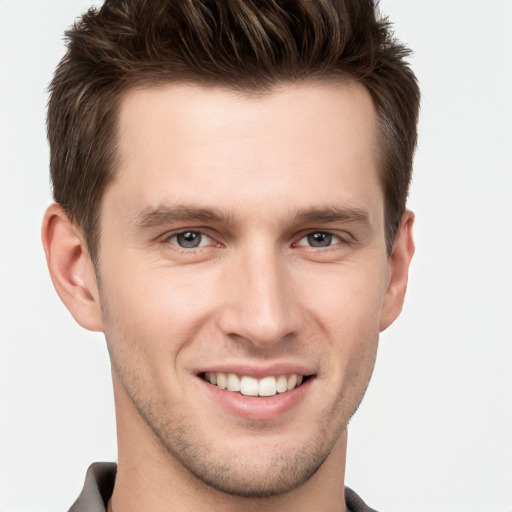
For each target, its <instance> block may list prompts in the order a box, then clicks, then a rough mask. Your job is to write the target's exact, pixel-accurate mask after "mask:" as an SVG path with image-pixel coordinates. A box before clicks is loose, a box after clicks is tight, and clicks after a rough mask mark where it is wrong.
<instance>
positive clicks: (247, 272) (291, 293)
mask: <svg viewBox="0 0 512 512" xmlns="http://www.w3.org/2000/svg"><path fill="white" fill-rule="evenodd" d="M376 136H377V118H376V113H375V109H374V106H373V103H372V101H371V97H370V95H369V94H368V92H367V91H366V90H365V89H364V88H363V87H362V86H360V85H357V84H340V85H336V86H333V85H325V84H319V83H308V84H301V85H288V86H282V87H280V88H278V89H276V90H275V91H273V92H272V93H267V94H265V95H260V96H255V95H253V96H250V95H241V94H235V93H233V92H230V91H227V90H223V89H220V88H210V89H204V88H200V87H198V86H191V85H171V86H165V87H159V88H150V89H143V90H136V91H131V92H129V93H127V94H126V95H125V97H124V98H123V101H122V105H121V111H120V119H119V171H118V174H117V176H116V178H115V180H114V182H113V183H112V184H111V185H110V186H109V187H108V189H107V190H106V192H105V195H104V198H103V202H102V211H101V235H100V247H99V260H98V265H97V269H96V270H97V275H98V277H99V282H100V283H101V284H100V286H98V282H97V280H96V274H95V270H94V268H93V265H92V263H91V260H90V258H89V255H88V253H87V250H86V247H85V244H84V243H83V240H82V235H81V232H80V230H79V229H78V228H77V227H76V226H74V225H73V224H72V223H70V222H69V220H68V218H67V216H66V214H65V213H64V212H63V211H62V209H61V208H60V207H59V206H57V205H52V206H50V208H49V209H48V211H47V213H46V216H45V220H44V224H43V242H44V245H45V250H46V254H47V258H48V264H49V268H50V273H51V275H52V279H53V282H54V284H55V287H56V289H57V291H58V293H59V295H60V297H61V298H62V300H63V301H64V303H65V304H66V306H67V307H68V309H69V310H70V311H71V313H72V314H73V316H74V317H75V319H76V320H77V321H78V322H79V323H80V324H81V325H82V326H84V327H86V328H88V329H91V330H101V331H104V332H105V336H106V339H107V344H108V348H109V352H110V356H111V361H112V375H113V382H114V394H115V403H116V414H117V425H118V443H119V471H118V476H117V480H116V485H115V489H114V494H113V497H112V499H111V501H110V506H111V508H112V509H113V510H115V511H124V512H129V511H132V510H133V511H135V510H153V511H160V510H162V511H163V510H179V511H182V510H183V511H187V510H202V511H214V510H221V509H222V510H223V511H225V510H273V511H279V510H298V511H300V510H311V509H312V508H314V509H315V510H317V511H333V510H336V511H344V510H345V504H344V503H345V502H344V493H343V481H344V471H345V456H346V439H347V432H346V426H347V423H348V421H349V419H350V418H351V416H352V415H353V413H354V412H355V410H356V409H357V407H358V405H359V403H360V401H361V399H362V397H363V395H364V392H365V390H366V387H367V385H368V382H369V380H370V376H371V373H372V370H373V366H374V361H375V354H376V350H377V345H378V338H379V332H380V331H382V330H383V329H385V328H386V327H388V326H389V325H390V324H391V323H392V322H393V321H394V319H395V318H396V317H397V316H398V314H399V312H400V310H401V307H402V304H403V299H404V294H405V289H406V284H407V274H408V268H409V263H410V260H411V258H412V255H413V252H414V246H413V241H412V235H411V228H412V223H413V215H412V214H411V213H410V212H406V213H405V214H404V217H403V219H402V223H401V226H400V229H399V232H398V234H397V237H396V241H395V244H394V249H393V253H392V254H391V255H390V256H388V255H387V254H386V244H385V237H384V198H383V193H382V189H381V186H380V183H379V180H378V172H377V168H378V160H377V157H376ZM183 231H192V232H194V233H195V236H196V237H198V236H200V237H201V244H200V246H198V247H196V248H184V247H180V245H179V244H180V243H182V242H183V240H184V238H183V236H177V233H178V234H179V233H182V232H183ZM314 233H319V234H320V235H317V237H318V236H319V237H320V239H321V240H322V243H325V245H324V246H320V247H316V246H312V245H311V244H312V240H313V242H314V239H313V238H312V236H311V235H312V234H314ZM196 239H197V238H196ZM226 368H229V369H231V370H233V369H234V371H236V372H238V373H241V374H249V375H251V374H257V375H259V376H261V375H264V374H269V375H275V374H276V372H280V371H284V369H287V370H290V372H295V370H297V369H300V371H301V372H302V373H305V374H307V375H309V378H308V379H307V381H306V383H305V384H304V385H303V386H302V387H301V388H298V389H297V390H295V395H293V396H295V397H296V398H294V400H293V403H292V404H291V405H287V406H286V407H284V406H283V407H281V409H279V407H280V406H279V407H278V408H277V409H275V404H283V403H285V400H286V399H285V398H283V397H286V395H287V394H286V393H285V394H283V395H276V396H275V397H272V398H271V399H264V400H262V399H261V398H247V399H245V398H242V399H241V401H240V400H239V401H236V402H234V404H235V405H233V403H232V402H231V401H230V400H231V398H230V396H232V395H233V393H231V395H226V393H230V392H228V391H224V392H222V393H223V394H222V395H219V394H218V389H217V388H215V389H214V388H213V386H211V385H210V384H207V383H206V382H205V381H204V380H203V379H202V378H201V374H202V372H204V371H223V370H225V369H226ZM297 373H299V371H298V370H297ZM212 390H213V391H212ZM216 393H217V394H216ZM219 396H221V398H220V399H219ZM237 396H238V397H239V396H240V395H237ZM289 396H292V395H289ZM226 397H227V398H226ZM223 400H225V401H223ZM258 400H260V402H257V403H258V404H261V407H259V406H258V407H259V408H258V407H256V408H255V405H254V404H255V402H254V401H258ZM244 404H245V405H247V406H248V407H249V409H250V408H251V407H252V409H251V411H252V412H251V414H250V415H249V416H247V415H245V413H242V412H241V410H242V409H243V406H244ZM276 410H277V413H276Z"/></svg>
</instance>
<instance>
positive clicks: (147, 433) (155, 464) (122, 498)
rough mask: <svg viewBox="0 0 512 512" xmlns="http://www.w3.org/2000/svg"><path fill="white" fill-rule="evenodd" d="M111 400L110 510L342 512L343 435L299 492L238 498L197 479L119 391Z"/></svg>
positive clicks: (344, 442) (344, 509)
mask: <svg viewBox="0 0 512 512" xmlns="http://www.w3.org/2000/svg"><path fill="white" fill-rule="evenodd" d="M115 397H116V415H117V431H118V453H119V459H118V470H117V476H116V483H115V487H114V492H113V495H112V497H111V499H110V501H109V504H108V512H135V511H139V510H151V511H152V512H168V511H171V510H172V511H173V512H189V511H197V510H201V511H202V512H220V511H222V512H239V511H240V510H243V511H248V512H267V511H272V512H285V511H286V512H288V511H290V510H294V511H295V512H303V511H304V512H305V511H310V510H315V512H334V511H335V512H346V506H345V495H344V475H345V458H346V440H347V436H346V431H344V432H343V434H342V435H341V436H340V438H339V439H338V441H337V442H336V444H335V446H334V447H333V449H332V451H331V452H330V454H329V456H328V457H327V459H326V460H325V461H324V463H323V464H322V465H321V466H320V468H319V469H318V470H317V471H316V472H315V473H314V474H313V476H312V477H310V478H309V479H308V480H307V481H306V482H304V483H303V484H301V485H300V486H298V487H297V488H295V489H293V490H291V491H289V492H287V493H284V494H280V495H277V496H270V497H263V498H247V497H240V496H234V495H231V494H227V493H225V492H222V491H219V490H217V489H215V488H213V487H211V486H209V485H208V484H206V483H204V482H203V481H201V480H199V479H197V478H196V477H195V476H194V475H193V474H192V473H190V472H189V471H188V470H187V469H186V468H184V467H183V466H182V465H181V463H180V462H179V461H177V460H176V459H175V458H174V457H173V456H172V455H171V454H170V453H169V452H168V451H167V450H166V449H165V448H164V447H163V446H162V444H161V443H160V441H159V440H158V438H157V437H156V436H155V435H154V433H153V432H152V431H151V429H150V428H149V427H148V426H147V425H146V423H145V422H144V421H143V420H142V418H141V417H140V416H139V415H138V413H136V412H135V410H134V408H133V407H132V406H131V402H129V398H128V397H127V396H126V395H125V394H124V393H123V392H122V391H120V390H115ZM128 402H129V403H128Z"/></svg>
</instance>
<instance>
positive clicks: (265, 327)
mask: <svg viewBox="0 0 512 512" xmlns="http://www.w3.org/2000/svg"><path fill="white" fill-rule="evenodd" d="M292 281H293V279H292V276H291V275H290V271H289V269H288V268H287V265H286V262H285V261H284V258H283V257H282V256H280V255H279V254H278V252H277V251H273V250H271V249H268V250H265V249H262V248H260V250H253V251H247V252H245V253H243V254H240V255H239V256H238V257H237V258H236V261H231V262H230V264H229V265H227V266H226V269H225V275H224V279H223V286H224V287H225V288H224V290H223V291H224V292H225V297H226V300H225V301H224V302H223V306H222V311H221V313H220V317H219V323H220V328H221V330H222V331H223V332H224V333H225V334H226V335H228V336H229V337H231V338H232V339H236V340H238V341H242V340H245V341H246V342H248V343H250V344H251V345H253V346H254V347H255V348H259V349H267V348H270V347H273V346H275V345H276V344H278V343H279V342H281V341H283V340H285V339H290V338H292V337H293V336H294V335H296V334H297V332H298V330H299V328H300V314H299V307H298V303H297V298H296V295H295V294H294V287H293V283H292Z"/></svg>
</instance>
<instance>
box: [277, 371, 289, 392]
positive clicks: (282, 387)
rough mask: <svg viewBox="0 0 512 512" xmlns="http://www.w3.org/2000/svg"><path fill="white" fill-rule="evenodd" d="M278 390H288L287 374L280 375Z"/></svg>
mask: <svg viewBox="0 0 512 512" xmlns="http://www.w3.org/2000/svg"><path fill="white" fill-rule="evenodd" d="M276 390H277V392H278V393H284V392H285V391H288V379H287V378H286V375H280V376H279V377H278V379H277V383H276Z"/></svg>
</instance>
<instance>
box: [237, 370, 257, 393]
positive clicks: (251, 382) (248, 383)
mask: <svg viewBox="0 0 512 512" xmlns="http://www.w3.org/2000/svg"><path fill="white" fill-rule="evenodd" d="M258 391H259V386H258V379H255V378H254V377H247V376H245V375H244V376H243V377H242V380H241V381H240V393H242V395H245V396H258Z"/></svg>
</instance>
